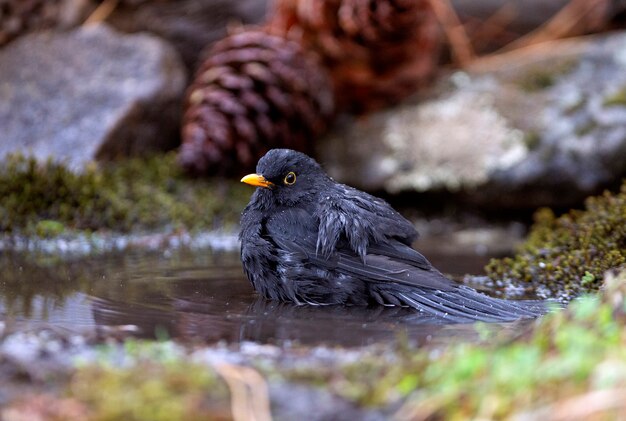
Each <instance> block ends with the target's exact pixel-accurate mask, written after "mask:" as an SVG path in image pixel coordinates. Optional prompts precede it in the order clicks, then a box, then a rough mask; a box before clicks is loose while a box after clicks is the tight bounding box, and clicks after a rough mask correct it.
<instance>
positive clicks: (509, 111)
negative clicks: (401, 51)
mask: <svg viewBox="0 0 626 421" xmlns="http://www.w3.org/2000/svg"><path fill="white" fill-rule="evenodd" d="M497 60H498V61H496V62H489V61H484V62H482V63H481V62H479V63H478V64H480V65H481V66H482V67H481V68H479V67H478V66H476V67H475V68H474V69H472V70H470V71H469V72H467V73H464V72H458V73H455V74H453V75H451V76H450V77H449V78H447V80H445V81H444V82H443V83H442V87H439V92H442V93H440V94H439V95H438V96H437V97H435V98H431V99H429V100H427V101H424V102H421V103H418V104H415V102H414V101H413V102H410V103H407V104H403V105H401V106H399V107H398V108H396V109H392V110H387V111H385V112H382V113H379V114H376V115H373V116H369V117H366V118H363V119H361V120H358V121H352V122H349V123H348V124H343V125H342V128H341V129H339V130H338V131H337V132H336V133H334V134H333V135H331V136H330V137H329V138H328V139H326V141H325V142H322V145H321V147H320V155H321V157H320V158H321V159H322V161H324V162H327V164H328V169H329V171H330V172H331V174H333V175H334V176H335V177H336V178H338V179H340V180H342V181H345V182H348V183H350V184H353V185H356V186H359V187H363V188H368V189H381V190H386V191H388V192H392V193H395V192H400V191H418V192H433V191H435V192H440V191H449V192H455V193H458V194H460V195H461V196H462V197H463V198H464V199H467V200H470V201H475V202H477V203H479V204H489V205H492V206H499V207H501V206H508V207H534V206H540V205H570V204H572V203H576V202H578V201H580V200H581V199H582V198H584V197H586V196H588V195H589V194H592V193H595V192H597V191H598V190H599V189H601V188H603V187H605V186H606V185H608V184H610V183H611V182H614V181H615V180H617V179H619V178H620V177H621V176H622V175H623V174H624V173H625V172H626V33H618V34H613V35H608V36H601V37H596V38H594V39H591V40H587V41H561V42H555V43H554V44H552V45H551V47H549V48H545V47H544V48H541V49H535V50H533V51H531V52H530V53H526V54H523V53H517V55H511V56H503V57H501V58H500V59H497ZM494 69H495V70H494Z"/></svg>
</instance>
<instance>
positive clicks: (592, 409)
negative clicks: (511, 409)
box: [511, 389, 626, 421]
mask: <svg viewBox="0 0 626 421" xmlns="http://www.w3.org/2000/svg"><path fill="white" fill-rule="evenodd" d="M625 410H626V389H608V390H595V391H593V392H589V393H586V394H584V395H580V396H574V397H572V398H568V399H564V400H561V401H559V402H556V403H554V404H552V405H547V406H544V407H541V408H539V409H535V410H533V411H528V412H523V413H521V414H517V415H514V416H513V417H512V418H511V419H512V420H514V421H530V420H546V421H569V420H587V419H597V418H595V417H594V415H599V414H601V413H603V412H608V411H615V412H617V413H621V414H624V411H625Z"/></svg>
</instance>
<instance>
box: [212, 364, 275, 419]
mask: <svg viewBox="0 0 626 421" xmlns="http://www.w3.org/2000/svg"><path fill="white" fill-rule="evenodd" d="M215 370H216V371H217V372H218V373H219V375H220V376H222V377H223V378H224V380H225V381H226V384H228V388H229V389H230V393H231V410H232V412H233V419H234V420H235V421H271V420H272V415H271V413H270V403H269V393H268V391H267V384H266V383H265V380H264V379H263V377H261V375H260V374H259V373H258V372H257V371H256V370H254V369H252V368H250V367H244V366H238V365H232V364H218V365H216V366H215Z"/></svg>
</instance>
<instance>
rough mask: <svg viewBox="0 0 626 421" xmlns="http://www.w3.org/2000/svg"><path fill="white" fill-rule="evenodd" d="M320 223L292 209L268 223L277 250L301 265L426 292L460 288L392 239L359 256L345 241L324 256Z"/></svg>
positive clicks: (418, 255) (370, 248)
mask: <svg viewBox="0 0 626 421" xmlns="http://www.w3.org/2000/svg"><path fill="white" fill-rule="evenodd" d="M317 227H318V226H317V220H316V219H315V218H314V217H312V216H311V215H310V214H309V213H307V212H306V211H305V210H302V209H297V208H290V209H284V210H281V211H279V212H277V213H276V214H275V215H273V216H272V217H271V218H269V219H268V221H267V223H266V225H265V230H266V232H267V236H268V238H270V239H271V241H272V242H273V243H275V244H276V246H277V247H278V248H279V249H281V250H284V251H286V252H289V253H291V256H290V258H291V259H293V260H294V261H295V260H300V263H301V264H305V263H311V264H314V265H315V266H316V267H318V268H321V269H323V270H325V271H334V272H338V273H341V274H344V275H349V276H353V277H355V278H357V279H360V280H362V281H365V282H391V283H395V284H398V285H406V286H411V287H417V288H424V289H436V290H452V289H455V288H456V287H457V284H455V283H454V282H452V281H450V280H449V279H448V278H446V277H445V276H443V275H442V274H441V273H440V272H439V271H437V270H436V269H434V268H433V267H432V266H431V264H430V263H429V262H428V260H426V258H425V257H424V256H422V255H421V254H420V253H419V252H417V251H416V250H414V249H412V248H410V247H409V246H407V245H405V244H403V243H401V242H400V241H398V240H395V239H390V240H386V241H385V242H380V243H374V244H370V245H369V247H368V249H367V250H366V253H365V256H364V257H362V256H360V255H358V254H357V253H356V252H355V251H354V250H352V248H351V247H350V246H348V245H347V244H346V240H345V238H341V239H339V240H338V241H336V242H335V248H334V249H333V250H332V251H331V252H330V253H322V252H320V250H319V248H318V246H317V242H318V236H319V235H321V234H318V232H317V231H318V230H317Z"/></svg>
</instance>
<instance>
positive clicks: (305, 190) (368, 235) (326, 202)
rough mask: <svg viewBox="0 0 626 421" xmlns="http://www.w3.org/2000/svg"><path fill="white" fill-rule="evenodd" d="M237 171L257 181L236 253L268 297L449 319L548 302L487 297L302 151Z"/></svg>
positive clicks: (504, 314)
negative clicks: (437, 263)
mask: <svg viewBox="0 0 626 421" xmlns="http://www.w3.org/2000/svg"><path fill="white" fill-rule="evenodd" d="M242 181H243V182H245V183H248V184H251V185H254V186H258V188H257V189H256V191H255V192H254V194H253V195H252V199H251V200H250V203H249V204H248V206H246V208H245V210H244V211H243V214H242V217H241V234H240V239H241V260H242V263H243V268H244V271H245V273H246V275H247V277H248V278H249V279H250V281H251V282H252V285H253V287H254V289H255V290H257V291H258V292H259V293H260V294H262V295H263V296H265V297H266V298H268V299H272V300H281V301H291V302H294V303H298V304H311V305H331V304H345V305H371V304H379V305H384V306H408V307H413V308H415V309H417V310H419V311H422V312H424V313H427V314H429V315H433V316H437V317H442V318H445V319H446V320H449V321H450V322H455V323H457V322H458V323H463V322H472V321H486V322H504V321H512V320H516V319H520V318H529V317H536V316H538V315H541V314H543V313H545V312H546V307H545V305H544V303H542V302H540V301H510V300H502V299H498V298H493V297H489V296H487V295H484V294H481V293H479V292H477V291H475V290H473V289H472V288H469V287H467V286H464V285H461V284H458V283H456V282H454V281H452V280H450V279H448V278H446V277H445V276H444V275H443V274H441V273H440V272H439V271H438V270H437V269H435V268H434V267H433V266H432V265H431V264H430V263H429V262H428V260H427V259H426V258H425V257H424V256H422V255H421V254H420V253H419V252H417V251H416V250H414V249H413V248H412V247H411V244H412V243H413V241H414V240H416V239H417V236H418V234H417V231H416V230H415V227H414V226H413V225H412V224H411V223H410V222H409V221H407V220H406V219H405V218H403V217H402V216H401V215H400V214H399V213H398V212H396V211H395V210H394V209H393V208H392V207H391V206H390V205H389V204H388V203H387V202H385V201H384V200H382V199H380V198H377V197H374V196H372V195H369V194H367V193H364V192H362V191H359V190H357V189H355V188H352V187H349V186H346V185H344V184H340V183H337V182H335V181H334V180H333V179H332V178H330V177H328V176H327V175H326V173H325V172H324V171H323V169H322V168H321V167H320V165H319V164H318V163H317V162H316V161H315V160H313V159H312V158H310V157H308V156H307V155H305V154H303V153H300V152H296V151H292V150H289V149H273V150H270V151H269V152H268V153H267V154H266V155H265V156H264V157H263V158H261V159H260V160H259V162H258V165H257V174H250V175H248V176H246V177H244V178H243V179H242Z"/></svg>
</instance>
